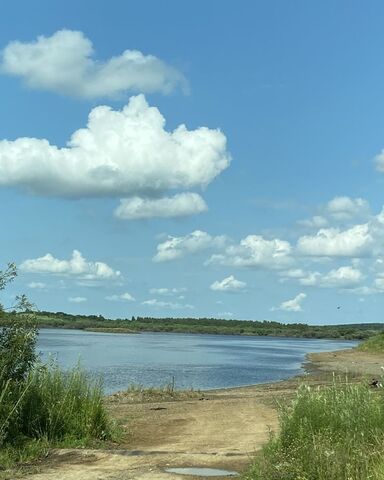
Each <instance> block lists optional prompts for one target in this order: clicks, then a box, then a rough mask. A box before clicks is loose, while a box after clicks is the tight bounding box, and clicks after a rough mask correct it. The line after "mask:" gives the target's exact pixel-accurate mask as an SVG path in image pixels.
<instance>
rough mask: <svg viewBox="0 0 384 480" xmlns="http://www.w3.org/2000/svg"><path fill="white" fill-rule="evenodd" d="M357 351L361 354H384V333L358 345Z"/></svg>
mask: <svg viewBox="0 0 384 480" xmlns="http://www.w3.org/2000/svg"><path fill="white" fill-rule="evenodd" d="M357 350H360V351H361V352H372V353H383V352H384V333H379V334H378V335H374V336H373V337H370V338H368V339H367V340H365V341H364V342H362V343H360V345H358V347H357Z"/></svg>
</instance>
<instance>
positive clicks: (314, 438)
mask: <svg viewBox="0 0 384 480" xmlns="http://www.w3.org/2000/svg"><path fill="white" fill-rule="evenodd" d="M245 479H247V480H379V479H380V480H382V479H384V397H383V395H382V392H381V391H375V390H370V389H369V388H368V387H367V386H365V385H363V384H348V383H347V382H344V383H343V382H340V381H338V382H335V383H334V384H333V386H331V387H323V388H315V389H314V388H310V387H307V386H302V387H301V388H300V389H299V391H298V393H297V396H296V398H295V399H294V401H293V402H292V404H291V405H290V406H288V407H281V412H280V433H279V434H278V435H276V436H275V437H274V438H271V440H270V441H269V443H268V444H267V445H266V446H265V448H264V449H263V451H262V452H261V454H259V455H258V456H257V457H256V460H255V462H254V464H253V465H252V467H251V469H250V471H249V472H248V473H247V474H246V475H245Z"/></svg>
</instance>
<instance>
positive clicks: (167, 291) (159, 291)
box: [149, 287, 187, 298]
mask: <svg viewBox="0 0 384 480" xmlns="http://www.w3.org/2000/svg"><path fill="white" fill-rule="evenodd" d="M186 291H187V289H186V288H185V287H178V288H151V289H150V290H149V293H151V294H152V295H165V296H170V295H177V294H179V293H183V292H186ZM179 298H184V296H183V295H181V296H180V297H179Z"/></svg>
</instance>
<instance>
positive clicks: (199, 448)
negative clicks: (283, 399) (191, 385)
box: [28, 388, 277, 480]
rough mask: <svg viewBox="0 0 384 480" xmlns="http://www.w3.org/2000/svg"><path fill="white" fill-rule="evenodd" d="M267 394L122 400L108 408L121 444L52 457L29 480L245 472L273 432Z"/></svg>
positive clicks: (274, 420)
mask: <svg viewBox="0 0 384 480" xmlns="http://www.w3.org/2000/svg"><path fill="white" fill-rule="evenodd" d="M266 395H267V392H266V391H265V392H263V391H262V390H260V391H259V392H256V391H255V389H251V388H250V389H239V390H229V391H227V392H224V393H223V392H213V393H209V394H205V395H204V396H201V397H199V398H196V399H188V400H183V401H176V402H172V401H171V402H161V403H145V404H131V403H125V402H124V399H122V400H121V401H119V402H117V403H113V404H112V405H110V406H109V408H110V410H111V411H112V413H113V414H114V416H115V417H116V418H118V419H119V420H120V421H121V422H122V423H123V425H124V427H125V428H126V429H127V431H128V432H129V435H128V437H127V440H126V443H125V445H124V444H123V445H119V446H118V447H117V448H118V449H116V450H80V451H79V450H61V451H57V452H53V453H52V454H51V455H50V456H49V458H48V459H47V460H46V462H45V463H44V465H43V466H42V472H41V473H39V474H34V475H31V476H29V477H28V478H29V479H30V480H98V479H100V480H104V479H105V480H106V479H108V480H109V479H110V480H112V479H113V480H126V479H137V480H147V479H154V480H157V479H162V480H163V479H164V480H166V479H169V480H171V479H175V478H182V477H180V475H176V474H171V473H167V472H165V469H166V468H171V467H172V468H173V467H210V468H219V469H228V470H235V471H243V470H244V469H245V468H246V466H247V465H248V464H249V463H250V461H251V458H252V455H253V454H254V452H255V451H256V450H258V449H259V448H260V447H261V446H262V445H263V444H264V443H265V442H266V440H267V439H268V435H269V430H270V429H276V428H277V414H276V410H275V409H274V408H273V407H272V406H268V405H266V404H265V400H266V398H267V397H266ZM269 401H270V400H269ZM184 478H185V477H184ZM187 478H191V479H192V478H194V477H193V476H189V477H187ZM199 478H201V477H199ZM216 478H220V477H216Z"/></svg>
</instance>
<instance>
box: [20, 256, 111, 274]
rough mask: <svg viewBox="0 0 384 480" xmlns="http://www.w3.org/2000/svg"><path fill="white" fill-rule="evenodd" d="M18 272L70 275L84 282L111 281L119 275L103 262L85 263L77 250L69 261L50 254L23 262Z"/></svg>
mask: <svg viewBox="0 0 384 480" xmlns="http://www.w3.org/2000/svg"><path fill="white" fill-rule="evenodd" d="M20 270H22V271H24V272H28V273H53V274H57V275H72V276H76V277H78V278H82V279H85V280H97V279H113V278H118V277H120V275H121V274H120V272H119V271H118V270H113V269H112V268H111V267H110V266H108V265H107V264H106V263H104V262H89V261H87V260H86V259H85V258H84V257H83V256H82V254H81V253H80V252H79V251H78V250H74V251H73V252H72V257H71V258H70V259H69V260H59V259H57V258H55V257H53V255H51V254H50V253H47V254H46V255H44V256H43V257H39V258H35V259H30V260H25V261H24V262H22V264H21V265H20Z"/></svg>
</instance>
